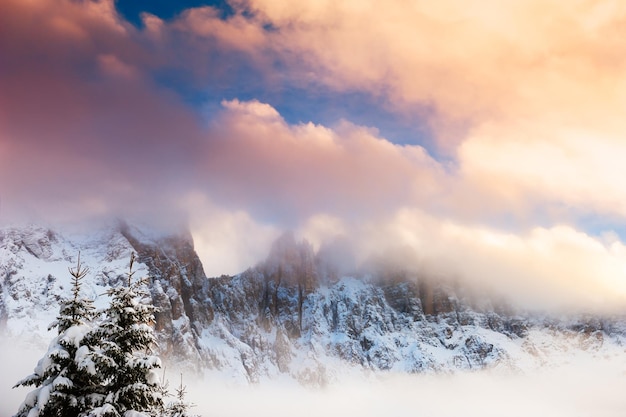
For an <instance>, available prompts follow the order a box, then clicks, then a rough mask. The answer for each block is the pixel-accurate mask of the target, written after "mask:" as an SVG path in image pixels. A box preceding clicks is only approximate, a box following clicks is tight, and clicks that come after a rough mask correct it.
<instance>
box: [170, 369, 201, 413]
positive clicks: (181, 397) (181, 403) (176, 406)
mask: <svg viewBox="0 0 626 417" xmlns="http://www.w3.org/2000/svg"><path fill="white" fill-rule="evenodd" d="M186 394H187V387H185V386H183V374H180V387H178V388H177V389H176V395H175V397H176V399H175V400H174V401H171V402H170V403H169V404H168V405H167V407H166V408H165V417H199V416H198V415H196V414H190V413H189V409H190V408H191V407H195V404H192V403H190V402H187V401H185V395H186Z"/></svg>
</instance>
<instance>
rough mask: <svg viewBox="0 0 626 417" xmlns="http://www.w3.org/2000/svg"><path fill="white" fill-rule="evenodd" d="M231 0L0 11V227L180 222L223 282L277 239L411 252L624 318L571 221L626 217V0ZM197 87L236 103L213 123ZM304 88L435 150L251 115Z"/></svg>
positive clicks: (609, 248) (619, 275) (593, 247)
mask: <svg viewBox="0 0 626 417" xmlns="http://www.w3.org/2000/svg"><path fill="white" fill-rule="evenodd" d="M232 5H233V7H234V10H235V13H234V14H233V15H230V16H227V17H222V16H221V15H220V14H219V13H218V11H217V10H216V9H214V8H210V7H203V8H195V9H190V10H187V11H185V12H183V13H182V14H180V15H179V16H178V17H176V18H173V19H172V20H169V21H164V20H161V19H160V18H158V17H156V16H153V15H148V14H144V15H143V21H144V24H145V28H144V29H141V30H139V29H136V28H134V27H133V26H132V25H130V24H129V23H128V22H125V21H124V20H123V19H122V18H121V17H120V16H119V15H118V14H117V12H116V11H115V3H114V2H113V1H110V0H102V1H86V2H73V1H65V0H62V1H59V2H55V3H53V2H46V1H32V2H17V1H10V0H9V1H5V2H2V3H1V4H0V49H1V50H3V51H4V52H5V54H3V58H4V60H3V65H2V66H0V87H1V90H2V94H0V198H1V199H2V200H1V204H2V206H1V210H2V211H1V212H0V220H3V221H4V220H5V219H10V218H16V217H18V218H19V217H21V218H29V219H32V218H33V217H34V218H36V219H43V220H49V219H55V220H59V219H61V220H65V221H69V222H76V221H79V220H80V219H83V220H87V219H91V218H93V217H98V216H110V215H122V216H127V215H130V216H136V217H143V218H149V219H153V220H154V222H157V223H158V222H165V221H169V220H168V219H169V218H170V217H175V216H179V215H180V216H183V217H184V216H185V215H186V216H187V217H188V218H189V221H190V222H191V224H192V225H193V228H194V236H195V237H196V240H197V241H198V248H199V250H200V252H201V253H202V254H203V258H204V259H206V260H207V261H206V262H207V264H209V263H210V262H214V261H215V259H218V258H219V259H220V262H219V263H213V264H211V265H213V266H214V268H213V267H208V266H207V270H208V271H209V272H210V273H211V274H219V273H222V272H236V271H237V270H238V269H239V270H240V269H243V268H245V267H247V266H249V264H248V263H249V262H253V261H254V260H257V259H259V258H260V257H262V256H263V252H264V249H263V246H265V245H266V244H267V242H268V241H269V240H271V237H272V236H274V235H275V234H276V233H277V232H278V230H279V229H294V230H297V231H298V232H299V233H300V234H301V235H303V236H306V237H309V238H310V239H311V240H312V241H313V242H314V243H315V244H316V245H321V244H322V243H323V242H324V241H326V240H329V239H331V238H332V236H333V234H335V233H344V234H348V235H350V234H354V235H355V236H358V237H359V239H358V240H359V241H360V244H361V246H362V248H361V249H362V251H361V252H360V253H361V254H362V255H363V256H365V255H366V254H369V253H374V252H376V251H377V250H378V251H380V250H383V249H386V248H388V247H394V245H395V246H397V245H396V244H398V243H399V242H402V244H403V245H405V246H407V247H408V248H409V249H410V250H412V251H413V253H415V254H416V257H417V258H418V259H423V258H429V259H432V260H433V261H428V262H431V264H432V265H434V266H432V267H431V269H435V267H437V268H441V270H442V271H445V272H446V273H448V274H450V275H467V276H468V278H469V279H470V280H475V281H480V280H485V281H486V282H487V283H488V284H489V285H495V286H498V285H499V286H501V287H503V288H504V287H509V289H510V292H519V293H523V292H528V293H529V294H533V295H536V296H538V297H540V296H541V291H542V288H544V289H545V288H549V289H550V291H554V292H559V293H562V294H563V297H564V300H565V299H567V302H565V301H564V303H565V304H567V303H570V304H571V303H574V302H585V303H586V302H589V303H591V304H594V305H595V304H598V303H602V302H603V300H605V301H607V303H608V304H610V305H613V304H616V303H619V302H620V300H622V297H623V285H624V284H623V282H624V277H623V262H624V259H623V258H624V255H623V249H622V243H621V242H620V241H619V240H616V241H613V242H611V243H610V244H609V243H607V242H605V241H604V240H602V238H599V237H597V235H599V234H600V231H595V230H594V231H589V230H585V229H584V227H582V226H580V225H579V224H578V225H577V223H580V222H579V219H580V218H583V217H588V216H591V217H596V218H605V217H608V218H610V219H611V220H612V221H614V222H615V223H616V224H617V223H619V222H621V221H622V220H623V219H624V217H625V215H626V203H625V200H624V197H623V192H622V188H623V187H621V184H620V179H621V178H623V177H624V174H626V172H624V169H623V168H621V167H622V163H621V161H622V159H624V155H626V148H624V145H623V139H622V138H623V136H624V135H623V133H624V132H625V131H626V125H625V124H624V122H623V121H622V119H623V117H622V115H621V113H620V110H619V109H622V108H624V105H623V104H624V97H626V95H625V94H624V93H625V91H626V90H625V86H626V84H625V81H624V77H623V73H624V71H623V70H624V59H623V57H621V56H620V55H619V53H618V52H616V51H620V50H622V49H623V48H622V46H623V43H624V40H623V37H622V36H620V34H621V32H620V27H621V26H620V19H622V18H623V17H624V15H625V13H626V10H624V6H623V5H621V3H619V2H611V1H608V2H602V3H600V2H595V1H584V2H583V1H576V2H574V3H572V4H568V5H567V7H566V6H564V5H563V4H561V3H560V2H557V1H542V2H538V1H523V2H522V1H519V2H518V1H515V2H511V3H507V5H506V6H505V5H503V4H501V3H498V2H495V1H494V2H489V3H485V4H484V5H482V6H481V8H476V7H474V8H470V7H467V6H466V5H465V4H464V3H462V2H459V1H456V0H450V1H446V2H443V3H441V2H439V3H437V4H434V3H433V2H421V1H418V2H412V3H407V2H391V3H389V2H380V1H371V2H341V3H338V4H336V3H333V2H310V1H302V2H292V3H281V2H273V1H270V0H250V1H246V2H233V3H232ZM41 39H46V42H41ZM168 77H171V78H173V79H182V80H184V82H182V81H181V84H182V86H181V85H178V84H176V83H175V82H173V83H168V82H166V81H163V79H169V78H168ZM187 88H193V89H194V91H200V92H199V93H198V95H199V96H200V97H202V96H203V94H207V95H210V94H212V93H215V91H217V93H215V94H218V95H219V94H221V93H222V92H224V91H226V92H227V94H226V93H224V97H225V98H227V99H225V100H224V101H222V103H221V107H219V108H215V107H211V106H210V105H209V104H207V108H208V109H210V110H206V111H205V112H204V113H203V112H202V110H201V109H199V107H200V106H199V105H197V103H196V100H199V101H202V99H198V98H197V97H196V96H193V97H192V98H191V99H190V98H189V97H187V95H186V93H187V90H186V89H187ZM293 88H297V89H298V91H299V92H302V93H303V94H304V96H303V97H302V101H303V102H304V103H305V104H303V105H306V103H307V96H306V93H308V92H311V93H312V94H313V92H314V91H315V90H316V89H324V91H325V92H326V93H327V94H329V95H332V93H336V94H343V93H346V92H358V93H363V94H366V95H369V96H371V97H374V98H376V100H374V101H373V102H380V101H383V102H384V103H385V105H386V106H387V109H386V110H388V111H391V112H393V113H394V114H399V115H403V116H404V117H406V118H407V119H411V120H413V119H414V120H415V123H416V124H422V123H428V124H430V125H431V126H432V128H433V132H434V134H435V136H436V138H437V140H438V147H437V148H436V149H429V148H428V147H427V145H424V146H418V145H399V144H394V143H392V142H390V141H389V140H387V139H386V138H385V137H384V134H382V133H381V132H379V131H378V130H376V128H375V127H370V126H361V125H357V124H355V123H352V122H350V121H349V120H336V122H335V123H329V124H327V125H323V124H320V123H312V122H308V121H307V120H305V121H304V122H295V123H294V122H288V121H287V120H286V119H285V117H284V114H287V113H288V110H287V111H285V110H284V109H281V111H279V110H278V108H280V107H277V106H272V105H271V104H270V103H266V102H263V101H262V100H258V99H252V98H249V97H250V95H251V94H249V93H250V91H259V90H265V89H267V90H271V91H273V92H274V94H278V95H280V94H283V93H284V92H285V91H287V92H286V93H285V94H287V93H288V92H289V91H288V90H290V89H293ZM239 89H242V90H245V92H246V93H248V94H246V93H241V94H239V91H240V90H239ZM255 89H256V90H255ZM213 90H215V91H213ZM181 91H182V92H181ZM237 96H239V99H237V98H233V97H237ZM252 96H254V95H253V94H252ZM243 97H248V99H244V98H243ZM373 113H374V112H373ZM289 120H291V119H289ZM371 124H372V125H375V124H376V120H373V121H372V123H371ZM433 155H439V156H438V158H435V157H434V156H433ZM203 213H204V214H203ZM537 213H539V214H537ZM540 225H542V226H540ZM242 236H244V237H242ZM242 240H245V242H247V243H242ZM228 253H231V254H232V256H226V254H228ZM403 253H404V252H403ZM218 267H219V268H224V269H225V270H224V271H221V272H220V271H218ZM500 281H501V282H500ZM548 292H549V291H548ZM611 294H613V295H611Z"/></svg>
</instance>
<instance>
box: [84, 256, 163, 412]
mask: <svg viewBox="0 0 626 417" xmlns="http://www.w3.org/2000/svg"><path fill="white" fill-rule="evenodd" d="M134 262H135V254H134V253H133V254H131V258H130V265H129V270H128V282H127V285H126V286H120V287H117V288H112V289H110V290H109V291H108V295H109V296H110V297H111V301H110V305H109V307H108V308H107V309H106V310H105V311H104V312H103V316H104V319H103V321H102V322H101V323H100V324H99V325H98V327H97V328H96V329H95V330H94V331H93V333H92V334H91V337H92V338H93V339H94V340H97V341H98V344H99V346H100V349H99V351H98V352H96V353H95V355H93V360H94V362H95V364H96V367H97V369H98V371H99V372H100V373H101V375H102V376H103V377H104V380H105V381H104V386H103V390H104V391H103V392H104V394H105V395H106V397H105V399H104V401H103V402H102V403H101V404H100V406H99V407H97V408H96V409H94V410H93V411H92V412H91V413H90V414H89V416H107V417H109V416H115V417H118V416H126V417H128V416H137V415H144V416H158V415H160V414H161V413H162V412H163V399H162V396H161V391H160V382H159V377H158V374H157V373H156V369H157V368H160V367H161V361H160V359H159V357H158V356H155V355H152V354H151V352H152V347H153V346H155V345H156V338H155V335H154V331H153V329H152V327H151V323H152V322H153V321H154V312H155V310H156V308H155V307H154V306H153V305H151V304H146V303H143V302H142V297H143V296H145V295H146V293H145V292H144V291H142V289H141V287H142V285H143V284H144V281H143V280H137V281H133V275H134V274H135V273H134V272H133V264H134Z"/></svg>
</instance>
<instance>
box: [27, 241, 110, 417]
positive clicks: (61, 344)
mask: <svg viewBox="0 0 626 417" xmlns="http://www.w3.org/2000/svg"><path fill="white" fill-rule="evenodd" d="M68 270H69V272H70V274H71V275H72V295H73V296H72V297H71V298H67V299H64V300H62V301H61V305H60V308H59V315H58V316H57V319H56V320H55V321H54V322H53V323H52V324H51V325H50V327H49V329H50V330H51V329H53V328H56V329H57V336H56V337H55V338H54V340H52V342H51V343H50V346H49V348H48V351H47V352H46V354H45V355H44V357H43V358H42V359H41V360H39V362H38V363H37V367H36V368H35V370H34V373H33V374H31V375H29V376H28V377H26V378H24V379H23V380H21V381H19V382H18V383H17V384H16V385H15V387H18V386H35V387H36V388H35V389H34V390H33V391H31V392H30V393H29V394H28V395H27V396H26V399H25V400H24V402H23V403H22V404H21V405H20V408H19V411H18V412H17V414H16V415H15V416H16V417H48V416H72V417H76V416H78V415H80V414H81V413H84V412H85V411H86V410H88V409H89V407H90V405H91V403H92V400H93V399H94V398H93V397H92V395H91V394H92V389H93V387H94V386H95V385H97V384H98V383H99V382H98V376H97V374H96V372H95V369H94V368H93V366H90V365H91V364H89V363H86V362H84V361H82V360H81V359H82V358H84V357H86V354H87V353H88V352H89V351H90V350H91V346H90V345H89V343H88V341H87V338H85V335H86V334H87V333H88V332H89V331H90V330H91V322H92V320H93V318H94V306H93V302H92V300H90V299H88V298H83V297H81V294H80V293H81V281H82V280H83V278H84V277H85V276H86V275H87V274H88V273H89V268H86V267H84V266H83V265H82V264H81V263H80V253H79V254H78V260H77V264H76V268H68Z"/></svg>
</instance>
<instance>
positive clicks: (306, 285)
mask: <svg viewBox="0 0 626 417" xmlns="http://www.w3.org/2000/svg"><path fill="white" fill-rule="evenodd" d="M340 246H341V245H339V246H334V247H332V246H331V247H327V248H322V249H321V250H320V251H319V252H318V253H315V252H314V251H313V249H312V247H311V246H310V245H309V244H307V243H306V242H297V241H296V240H295V239H294V238H293V236H291V235H289V234H286V235H284V236H283V237H281V238H280V239H279V240H278V241H277V242H276V243H275V244H274V246H273V248H272V250H271V252H270V254H269V256H268V258H267V260H266V261H265V262H262V263H261V264H259V265H257V266H255V267H253V268H251V269H249V270H247V271H245V272H243V273H241V274H239V275H237V276H234V277H230V276H222V277H219V278H207V277H206V276H205V274H204V271H203V268H202V264H201V262H200V260H199V258H198V256H197V254H196V253H195V251H194V247H193V240H192V238H191V236H190V234H188V233H181V234H178V235H168V236H159V235H157V234H151V233H146V232H145V231H142V230H140V229H138V228H134V227H131V226H128V225H126V224H123V223H121V224H119V225H117V226H115V227H112V228H107V229H101V230H99V231H95V232H90V233H89V234H88V235H81V234H62V233H60V232H58V231H53V230H50V229H47V228H42V227H38V226H29V227H19V228H15V227H14V228H5V229H3V230H0V334H2V335H3V337H6V338H16V339H17V338H19V339H20V340H23V341H24V340H25V341H28V343H35V344H39V345H41V346H42V347H44V346H45V345H46V344H47V342H48V341H49V340H50V339H51V338H52V334H51V333H48V332H47V326H48V324H49V323H50V322H51V321H52V320H53V319H54V317H55V316H56V314H57V312H58V300H59V299H60V298H61V297H63V296H67V295H68V293H69V290H70V288H71V285H70V279H69V278H70V276H69V274H68V272H67V268H68V267H71V266H73V265H74V264H75V262H76V257H77V255H78V253H79V251H80V253H81V259H82V261H83V263H84V264H85V265H87V266H89V267H90V269H91V273H90V274H89V276H88V278H87V279H86V280H85V281H86V282H85V287H84V289H83V290H84V291H85V294H86V295H89V296H91V297H93V298H94V299H95V300H96V305H104V304H105V303H106V299H105V297H106V296H105V295H103V294H104V293H105V292H106V290H107V288H109V287H111V286H116V285H121V284H122V283H123V278H124V274H125V272H127V265H128V259H129V255H130V253H131V252H136V253H137V255H138V259H139V261H140V263H139V265H138V268H136V270H137V274H143V275H145V276H148V277H149V283H148V284H147V286H148V291H149V293H150V296H151V297H152V300H151V301H152V302H153V303H154V304H155V305H156V306H157V307H158V308H159V309H160V312H159V313H158V315H157V317H156V329H157V331H158V338H159V350H160V354H161V355H162V356H164V357H165V358H166V359H167V360H168V361H170V362H172V363H175V364H177V365H178V366H180V367H183V368H187V369H188V370H191V371H196V372H201V373H202V372H220V373H222V374H224V375H227V376H230V377H231V378H232V380H233V381H236V382H242V383H247V382H258V381H261V380H264V379H267V378H279V377H290V378H294V379H296V380H298V381H300V382H302V383H303V384H307V385H324V384H325V383H327V382H329V381H332V380H334V379H335V378H336V377H337V376H338V375H340V374H342V373H350V372H353V373H363V372H366V373H369V372H371V371H387V370H389V371H397V372H409V373H414V372H428V371H435V372H453V371H455V370H459V369H480V368H487V367H488V368H493V369H501V370H503V371H515V370H525V369H529V368H535V367H539V366H545V365H549V364H562V363H564V362H567V361H570V360H573V358H576V357H578V356H580V355H584V356H588V357H595V356H597V357H604V358H606V357H615V358H622V359H623V358H624V356H625V355H624V353H625V352H626V324H625V321H624V320H623V319H619V318H599V317H586V318H582V317H578V318H567V319H558V320H557V319H554V318H545V317H542V318H539V317H532V316H529V315H521V314H519V313H518V314H513V313H511V312H510V311H508V312H507V311H504V309H501V308H500V309H499V308H497V307H494V306H493V305H492V303H490V302H489V300H485V299H482V300H479V301H477V299H476V297H470V296H468V295H467V292H466V291H464V290H463V289H462V288H454V287H453V286H450V285H444V284H441V283H437V282H433V281H428V280H427V279H425V278H424V277H419V276H412V275H410V274H407V273H404V272H402V271H393V270H388V269H385V268H375V267H372V268H370V269H368V270H367V271H365V272H364V271H361V272H360V273H358V274H356V273H351V269H354V268H351V267H350V266H349V265H350V262H346V258H347V257H348V255H347V254H344V255H345V256H344V255H342V256H340V257H338V256H337V254H339V253H341V248H340ZM338 258H339V259H338ZM357 275H358V276H357ZM623 362H624V361H623V360H621V363H622V365H623Z"/></svg>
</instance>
